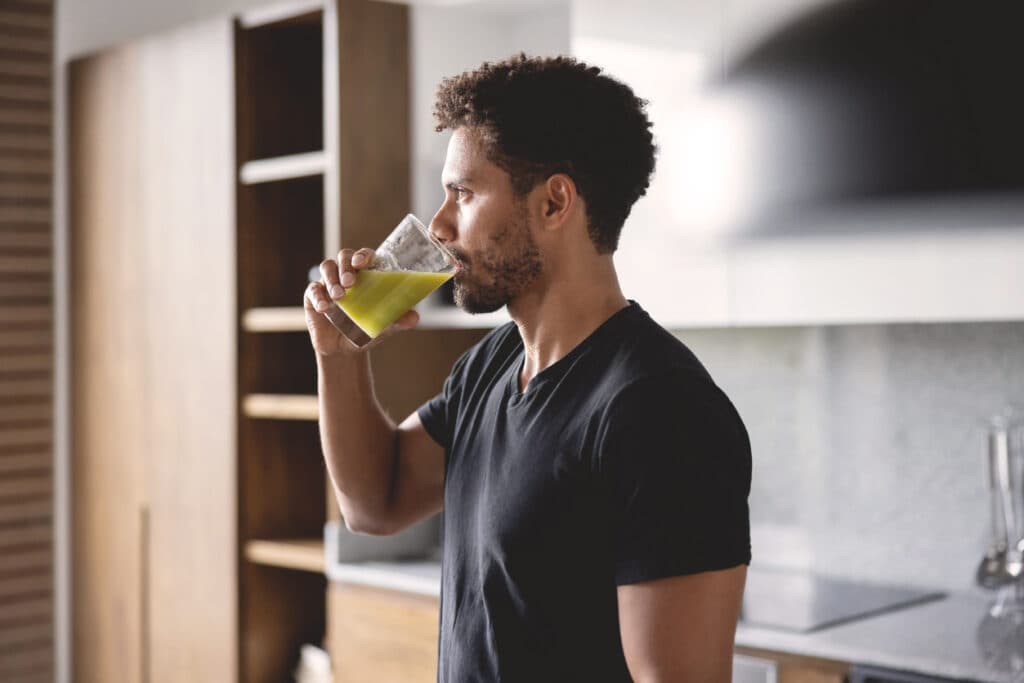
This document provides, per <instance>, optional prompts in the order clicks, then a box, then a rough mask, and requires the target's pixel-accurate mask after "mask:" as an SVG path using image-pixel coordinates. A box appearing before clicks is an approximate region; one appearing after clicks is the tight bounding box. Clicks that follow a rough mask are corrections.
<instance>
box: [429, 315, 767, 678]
mask: <svg viewBox="0 0 1024 683" xmlns="http://www.w3.org/2000/svg"><path fill="white" fill-rule="evenodd" d="M522 366H523V343H522V339H521V337H520V336H519V332H518V330H517V328H516V326H515V325H514V324H513V323H509V324H507V325H504V326H502V327H499V328H498V329H496V330H494V331H493V332H491V333H490V334H488V335H487V336H486V337H485V338H484V339H482V340H481V341H480V342H479V343H478V344H476V345H475V346H474V347H473V348H471V349H469V350H468V351H467V352H466V353H465V354H464V355H463V356H462V357H461V358H460V359H459V360H458V361H456V363H455V366H454V368H453V369H452V372H451V375H450V376H449V377H448V379H447V380H446V381H445V383H444V388H443V390H442V392H441V393H440V394H439V395H438V396H436V397H435V398H433V399H431V400H430V401H428V402H427V403H426V404H424V405H423V406H422V407H421V408H420V409H419V416H420V419H421V420H422V422H423V425H424V427H425V428H426V430H427V432H428V433H429V434H430V435H431V436H432V437H433V438H434V439H435V440H436V441H437V442H438V443H439V444H441V445H442V446H444V448H445V451H446V469H445V489H444V512H443V520H444V550H443V560H442V581H441V618H440V642H439V662H438V680H439V681H443V682H444V683H468V682H470V681H488V682H489V681H505V682H508V683H513V682H515V683H518V682H519V681H523V682H529V683H538V682H542V681H559V682H562V683H564V682H565V681H629V680H630V676H629V672H628V670H627V668H626V662H625V658H624V655H623V652H622V643H621V639H620V636H619V621H618V603H617V599H616V587H617V586H619V585H622V584H629V583H635V582H639V581H647V580H651V579H658V578H663V577H668V576H679V575H684V574H692V573H696V572H703V571H709V570H714V569H725V568H728V567H734V566H736V565H739V564H749V562H750V519H749V510H748V506H747V498H748V495H749V492H750V477H751V457H750V442H749V440H748V438H747V432H746V429H745V428H744V426H743V422H742V421H741V419H740V417H739V415H738V414H737V412H736V410H735V408H734V407H733V405H732V403H731V402H730V401H729V399H728V398H727V397H726V396H725V394H724V393H723V392H722V391H721V390H720V389H719V388H718V387H717V386H716V385H715V383H714V382H713V381H712V379H711V376H710V375H709V374H708V372H707V371H706V370H705V368H704V367H703V365H702V364H701V363H700V361H699V360H698V359H697V358H696V356H694V355H693V353H692V352H691V351H690V350H689V349H688V348H687V347H686V346H685V345H684V344H683V343H682V342H681V341H679V340H678V339H676V338H675V337H673V336H672V335H671V334H669V333H668V332H667V331H665V330H664V329H663V328H662V327H660V326H659V325H658V324H657V323H655V322H654V321H653V320H652V319H651V318H650V316H648V314H647V313H646V312H645V311H644V310H643V309H641V308H640V306H639V305H637V304H636V303H635V302H630V305H629V306H627V307H626V308H623V309H622V310H620V311H619V312H617V313H615V314H614V315H613V316H612V317H611V318H609V319H608V320H607V321H605V322H604V323H603V324H602V325H601V326H600V327H599V328H598V329H597V330H595V331H594V332H593V333H592V334H591V335H590V336H589V337H588V338H587V339H585V340H584V341H583V342H581V343H580V344H579V345H578V346H577V347H576V348H574V349H573V350H572V351H570V352H569V353H568V354H567V355H566V356H564V357H563V358H561V359H560V360H559V361H557V362H556V363H554V364H553V365H551V366H550V367H548V368H546V369H544V370H543V371H542V372H540V373H538V374H537V376H536V377H534V378H533V379H532V380H531V382H530V384H529V386H528V387H527V389H526V391H525V392H522V393H521V392H520V391H519V373H520V370H521V369H522Z"/></svg>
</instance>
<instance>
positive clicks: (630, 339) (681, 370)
mask: <svg viewBox="0 0 1024 683" xmlns="http://www.w3.org/2000/svg"><path fill="white" fill-rule="evenodd" d="M634 306H635V307H634V309H633V310H631V311H630V312H629V313H630V315H629V318H628V319H626V320H624V321H623V323H624V324H623V325H620V326H619V328H618V333H617V334H615V335H611V336H610V338H609V339H608V348H607V351H606V354H607V363H606V367H605V370H604V372H602V373H601V378H600V383H601V384H602V385H603V386H602V389H603V393H604V396H605V399H606V405H607V404H609V403H614V402H622V401H624V400H636V399H645V398H646V399H648V400H650V399H655V398H662V397H663V396H664V395H665V394H666V393H669V394H672V395H676V396H683V395H686V396H692V397H694V398H699V397H700V396H702V395H704V396H712V395H717V394H719V393H720V389H718V387H717V385H716V384H715V382H714V380H713V379H712V377H711V374H710V373H709V372H708V370H707V368H705V366H704V364H703V363H702V362H701V361H700V359H698V358H697V356H696V355H695V354H694V353H693V351H691V350H690V348H689V347H688V346H687V345H686V344H685V343H683V341H682V340H680V339H679V338H678V337H676V336H675V335H673V334H672V333H671V332H669V331H668V330H666V329H665V328H664V327H662V326H661V325H659V324H658V323H657V322H655V321H654V320H653V319H652V318H651V317H650V316H649V315H648V314H647V312H646V311H644V310H643V309H642V308H640V307H639V306H637V305H634Z"/></svg>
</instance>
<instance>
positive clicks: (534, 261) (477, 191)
mask: <svg viewBox="0 0 1024 683" xmlns="http://www.w3.org/2000/svg"><path fill="white" fill-rule="evenodd" d="M441 183H442V185H444V193H445V199H444V203H443V204H442V205H441V208H440V209H438V210H437V213H436V214H434V218H433V219H432V220H431V221H430V231H431V232H432V233H433V234H434V235H435V236H436V237H437V238H438V239H439V240H441V241H442V242H444V243H445V246H447V247H448V248H449V249H450V250H451V251H452V253H453V254H455V256H456V258H458V260H459V262H460V265H461V270H460V271H459V272H458V273H457V274H456V275H455V303H456V304H457V305H458V306H459V307H460V308H462V309H463V310H465V311H467V312H469V313H489V312H491V311H496V310H498V309H499V308H501V307H502V306H505V305H506V304H508V303H509V302H511V301H513V300H514V299H515V298H516V297H517V296H519V295H520V294H521V293H522V292H524V291H525V290H526V289H527V288H528V287H529V286H530V285H532V284H533V283H534V282H536V281H537V279H538V278H539V276H540V274H541V270H542V267H541V265H542V264H541V257H540V252H539V251H538V249H537V245H536V244H535V242H534V240H533V237H532V235H531V233H530V214H529V210H528V207H527V203H526V200H525V198H517V197H516V196H515V193H514V192H513V191H512V183H511V180H510V179H509V176H508V173H506V172H505V171H504V170H502V169H501V167H499V166H497V165H496V164H494V163H493V162H491V161H489V160H488V159H487V156H486V154H485V152H484V150H483V147H482V145H481V144H480V142H479V138H478V137H477V134H476V133H474V132H473V131H471V130H469V129H466V128H459V129H457V130H456V131H455V132H454V133H453V134H452V137H451V140H449V142H448V154H447V157H446V158H445V163H444V170H443V172H442V174H441Z"/></svg>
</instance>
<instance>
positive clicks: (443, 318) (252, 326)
mask: <svg viewBox="0 0 1024 683" xmlns="http://www.w3.org/2000/svg"><path fill="white" fill-rule="evenodd" d="M416 310H417V311H419V314H420V323H419V325H418V326H417V328H418V329H423V330H445V329H452V330H457V329H463V330H489V329H491V328H493V327H498V326H499V325H504V324H505V323H507V322H508V321H509V320H511V318H509V316H508V313H507V312H506V311H504V310H501V311H495V312H494V313H483V314H480V315H470V314H469V313H465V312H464V311H462V310H460V309H458V308H455V307H453V306H438V305H437V304H420V306H418V307H417V308H416ZM242 328H243V329H244V330H245V331H246V332H305V331H306V314H305V311H303V310H302V307H300V306H295V307H285V308H251V309H249V310H248V311H246V312H245V314H244V315H243V316H242Z"/></svg>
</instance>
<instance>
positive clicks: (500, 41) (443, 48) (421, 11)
mask: <svg viewBox="0 0 1024 683" xmlns="http://www.w3.org/2000/svg"><path fill="white" fill-rule="evenodd" d="M519 51H523V52H526V53H527V54H529V55H541V54H566V53H568V52H569V6H568V4H565V3H558V2H552V3H550V6H538V5H533V6H531V7H528V8H527V9H524V10H508V9H502V8H500V7H497V6H495V5H493V4H482V3H477V4H474V5H468V6H458V7H425V6H420V7H414V8H413V12H412V56H411V59H412V81H413V84H412V116H411V125H412V145H413V153H412V159H413V169H412V174H413V176H412V211H413V213H415V214H416V215H417V216H419V217H420V218H421V219H423V220H425V221H426V220H429V219H430V217H431V216H433V214H434V212H435V211H436V210H437V208H438V207H439V206H440V203H441V199H442V191H441V167H442V166H443V165H444V155H445V148H446V145H447V144H448V137H449V134H448V133H447V132H446V133H444V134H439V133H435V132H434V122H433V106H434V94H435V93H436V91H437V86H438V85H439V84H440V82H441V80H442V79H443V78H445V77H447V76H453V75H456V74H459V73H462V72H463V71H466V70H469V69H473V68H476V67H477V66H479V65H480V63H482V62H484V61H488V60H489V61H495V60H500V59H504V58H505V57H509V56H511V55H512V54H515V53H517V52H519Z"/></svg>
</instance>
